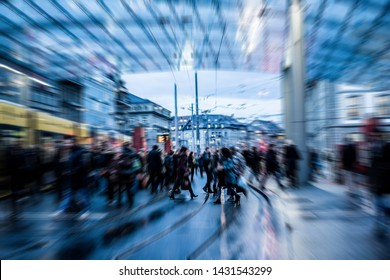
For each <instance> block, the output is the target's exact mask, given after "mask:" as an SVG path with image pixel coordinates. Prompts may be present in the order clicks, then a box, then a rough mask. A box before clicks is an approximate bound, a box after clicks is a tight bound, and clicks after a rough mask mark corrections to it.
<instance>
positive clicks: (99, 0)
mask: <svg viewBox="0 0 390 280" xmlns="http://www.w3.org/2000/svg"><path fill="white" fill-rule="evenodd" d="M97 3H98V4H99V5H100V6H101V7H102V9H103V10H104V11H105V12H106V13H107V14H108V15H109V16H110V18H111V19H112V20H113V21H114V22H115V23H116V24H117V25H118V26H119V27H120V28H121V29H122V31H123V32H124V33H125V34H126V36H127V37H128V38H129V39H130V40H131V41H132V42H133V43H134V44H135V45H136V46H137V47H138V48H139V49H140V50H141V51H142V52H143V54H144V55H145V56H146V57H147V58H148V59H149V60H150V61H152V63H153V64H154V65H155V66H156V68H157V69H158V70H161V66H160V65H159V64H157V62H156V61H155V60H154V58H153V57H152V56H151V55H150V54H149V53H148V52H147V50H146V49H145V48H144V47H143V46H142V45H141V44H140V43H139V42H138V40H137V39H136V38H134V36H133V35H132V34H131V33H130V32H129V30H128V29H127V28H126V27H125V26H124V25H123V24H122V23H121V22H120V21H119V20H117V19H116V18H115V16H114V14H113V12H112V11H111V10H110V9H109V8H108V6H107V5H106V4H105V2H104V0H97Z"/></svg>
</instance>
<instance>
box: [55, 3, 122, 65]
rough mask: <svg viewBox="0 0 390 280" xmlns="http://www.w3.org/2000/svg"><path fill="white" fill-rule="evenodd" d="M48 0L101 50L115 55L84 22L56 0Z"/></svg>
mask: <svg viewBox="0 0 390 280" xmlns="http://www.w3.org/2000/svg"><path fill="white" fill-rule="evenodd" d="M49 1H50V2H51V3H52V4H53V6H54V7H55V8H56V9H57V10H58V11H60V12H61V13H62V14H64V15H65V16H66V17H67V18H69V19H70V20H71V21H72V22H74V23H75V24H76V25H77V27H79V28H80V29H82V30H84V32H85V33H86V34H87V35H88V36H89V38H92V40H93V41H94V42H95V43H96V44H98V45H99V46H100V47H101V48H102V49H103V50H106V51H107V52H108V53H109V54H110V55H112V56H115V54H114V53H113V52H112V51H110V50H107V47H106V46H105V45H104V44H102V43H101V42H100V40H99V39H98V38H97V37H96V36H95V35H94V34H92V33H91V32H90V31H89V30H88V28H86V27H85V25H84V24H82V23H80V22H79V21H78V20H77V19H76V18H75V17H74V16H73V15H71V14H70V13H69V12H68V11H67V10H66V9H65V8H64V7H63V6H62V5H61V4H59V3H58V2H57V0H49ZM109 64H110V66H111V67H113V68H114V69H115V71H118V68H117V66H116V65H113V64H112V63H110V62H109Z"/></svg>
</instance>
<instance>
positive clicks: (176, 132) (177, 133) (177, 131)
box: [175, 84, 179, 150]
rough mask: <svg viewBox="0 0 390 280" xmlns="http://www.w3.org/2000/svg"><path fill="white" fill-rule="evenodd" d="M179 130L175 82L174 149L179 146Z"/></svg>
mask: <svg viewBox="0 0 390 280" xmlns="http://www.w3.org/2000/svg"><path fill="white" fill-rule="evenodd" d="M178 141H179V130H178V125H177V86H176V84H175V150H176V149H177V148H178V147H179V145H178V144H179V142H178Z"/></svg>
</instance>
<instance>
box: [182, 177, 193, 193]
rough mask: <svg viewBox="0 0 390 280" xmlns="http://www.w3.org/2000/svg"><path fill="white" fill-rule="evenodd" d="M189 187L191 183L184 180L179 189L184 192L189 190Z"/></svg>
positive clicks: (187, 179)
mask: <svg viewBox="0 0 390 280" xmlns="http://www.w3.org/2000/svg"><path fill="white" fill-rule="evenodd" d="M190 186H191V182H190V179H189V178H184V180H183V183H182V184H181V189H182V190H184V191H186V190H189V189H190Z"/></svg>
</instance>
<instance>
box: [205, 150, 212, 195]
mask: <svg viewBox="0 0 390 280" xmlns="http://www.w3.org/2000/svg"><path fill="white" fill-rule="evenodd" d="M203 169H204V171H205V172H206V177H207V181H206V185H205V186H204V187H203V191H204V192H206V193H213V191H212V190H211V182H212V180H213V171H212V167H211V152H210V148H209V147H207V148H206V150H205V151H204V153H203Z"/></svg>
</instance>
